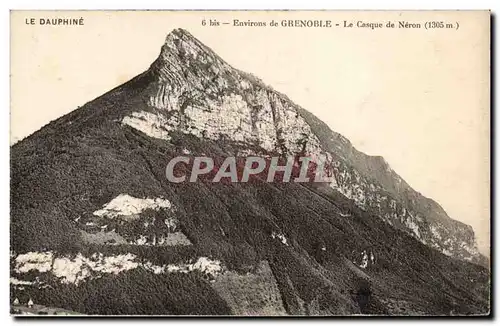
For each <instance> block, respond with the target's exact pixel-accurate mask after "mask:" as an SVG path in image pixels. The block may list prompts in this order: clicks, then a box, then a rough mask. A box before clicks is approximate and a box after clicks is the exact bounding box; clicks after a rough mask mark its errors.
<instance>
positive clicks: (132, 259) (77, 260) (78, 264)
mask: <svg viewBox="0 0 500 326" xmlns="http://www.w3.org/2000/svg"><path fill="white" fill-rule="evenodd" d="M53 257H54V255H53V253H52V252H30V253H27V254H22V255H19V256H18V257H16V259H15V263H16V266H15V269H14V270H15V271H16V272H17V273H20V274H22V273H28V272H29V271H31V270H38V271H39V272H42V273H45V272H51V273H52V275H54V276H55V277H57V278H58V279H59V281H60V282H61V283H65V284H70V283H71V284H76V285H78V284H79V283H80V282H82V281H84V280H86V279H89V278H97V277H100V276H101V275H102V274H115V275H116V274H119V273H121V272H125V271H128V270H132V269H136V268H139V267H143V268H145V269H146V270H149V271H152V272H153V273H155V274H160V273H166V272H167V273H175V272H179V273H189V272H193V271H199V272H201V273H204V274H207V275H210V276H212V277H215V276H217V275H218V274H219V273H221V272H222V270H223V268H222V265H221V262H220V261H218V260H212V259H209V258H207V257H199V258H198V260H197V261H195V262H187V263H181V264H168V265H163V266H158V265H154V264H153V263H151V262H149V261H148V262H138V259H137V256H136V255H134V254H131V253H127V254H121V255H114V256H104V255H103V254H102V253H99V254H97V253H95V254H93V255H92V256H91V257H85V256H83V255H82V254H77V255H76V256H74V257H69V256H62V257H56V258H54V259H53ZM25 282H27V281H20V280H17V279H15V278H11V283H13V284H26V285H27V284H28V283H25Z"/></svg>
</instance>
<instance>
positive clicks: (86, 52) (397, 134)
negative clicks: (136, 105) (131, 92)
mask: <svg viewBox="0 0 500 326" xmlns="http://www.w3.org/2000/svg"><path fill="white" fill-rule="evenodd" d="M31 17H33V18H35V20H36V21H37V24H36V25H27V24H25V19H27V18H31ZM51 17H61V18H80V17H83V18H84V25H83V26H40V25H39V24H38V22H39V19H40V18H51ZM204 18H205V19H210V18H212V19H218V20H219V21H227V22H231V23H232V19H239V20H240V21H247V20H249V19H250V20H252V21H267V22H268V21H270V20H272V19H274V20H276V21H280V20H281V19H330V20H333V21H334V22H338V23H342V22H343V20H346V21H348V22H350V21H352V22H354V23H356V22H357V21H364V22H387V21H388V20H393V21H396V22H397V21H399V20H407V21H414V22H419V23H422V24H423V23H425V22H426V21H431V20H432V21H449V22H452V23H456V22H458V23H459V29H458V30H454V29H453V30H446V29H440V30H425V29H412V30H410V29H378V30H372V29H369V28H363V29H360V28H358V29H341V28H333V29H329V28H325V29H308V28H282V27H277V28H271V27H234V26H232V25H231V24H229V25H223V26H219V27H209V26H202V24H201V21H202V19H204ZM11 24H12V35H11V51H12V55H11V81H12V90H11V92H12V93H11V95H12V96H11V143H13V142H15V141H17V140H19V139H22V138H24V137H25V136H27V135H29V134H31V133H32V132H34V131H35V130H38V129H39V128H40V127H42V126H44V125H45V124H47V123H48V122H50V121H51V120H54V119H56V118H58V117H60V116H61V115H64V114H66V113H68V112H70V111H72V110H74V109H75V108H76V107H77V106H81V105H83V104H84V103H86V102H88V101H90V100H92V99H94V98H95V97H97V96H100V95H102V94H103V93H105V92H107V91H108V90H110V89H111V88H113V87H115V86H117V85H119V84H121V83H123V82H125V81H126V80H128V79H130V78H132V77H134V76H136V75H137V74H139V73H140V72H142V71H144V70H146V69H147V68H148V67H149V65H150V64H151V63H152V62H153V61H154V59H155V58H156V57H157V56H158V54H159V51H160V47H161V45H162V44H163V42H164V39H165V37H166V35H167V34H168V33H169V32H170V31H171V30H172V29H174V28H177V27H182V28H185V29H187V30H188V31H190V32H191V33H192V34H193V35H194V36H195V37H197V38H198V39H199V40H200V41H202V42H203V43H205V44H206V45H207V46H209V47H211V48H212V49H213V50H214V51H215V52H216V53H218V54H219V55H220V56H221V57H222V58H223V59H225V60H226V61H227V62H228V63H230V64H231V65H233V66H234V67H236V68H238V69H241V70H244V71H247V72H251V73H253V74H255V75H256V76H258V77H259V78H261V79H262V80H263V81H264V82H265V83H267V84H269V85H271V86H272V87H274V88H275V89H276V90H278V91H280V92H282V93H285V94H287V95H288V96H289V97H290V98H291V99H292V100H293V101H294V102H296V103H297V104H299V105H301V106H302V107H304V108H305V109H307V110H309V111H311V112H313V113H314V114H315V115H317V116H318V117H319V118H320V119H322V120H323V121H325V122H326V123H327V124H328V125H329V126H330V127H331V128H332V129H333V130H335V131H337V132H340V133H341V134H343V135H344V136H346V137H347V138H348V139H350V140H351V142H352V143H353V144H354V146H355V147H357V148H358V149H359V150H361V151H364V152H366V153H368V154H372V155H382V156H384V157H385V159H386V160H387V161H388V162H389V164H390V165H391V167H392V168H393V169H394V170H395V171H396V172H398V173H399V174H400V175H401V176H402V177H403V178H404V179H405V180H406V181H407V182H408V183H409V184H410V185H411V186H412V187H414V189H416V190H417V191H419V192H421V193H422V194H424V195H425V196H427V197H431V198H433V199H435V200H436V201H438V202H439V203H440V204H441V205H442V206H443V207H444V209H445V210H446V211H447V213H448V214H449V215H450V216H451V217H452V218H454V219H458V220H461V221H464V222H466V223H468V224H470V225H472V227H473V228H474V230H475V232H476V235H477V236H478V242H479V247H480V249H481V251H483V252H486V251H487V248H488V245H489V216H490V207H489V119H490V117H489V13H486V12H474V13H471V12H460V13H458V12H455V13H453V14H447V13H444V12H427V13H426V14H420V15H419V14H417V13H415V12H413V13H402V14H399V13H395V12H385V13H375V12H369V13H362V12H337V13H332V12H293V13H280V12H259V13H252V12H239V13H230V12H217V13H216V12H212V13H207V12H190V13H172V12H117V13H112V12H104V11H102V12H59V13H57V14H56V13H52V12H38V13H33V12H14V13H13V14H12V15H11Z"/></svg>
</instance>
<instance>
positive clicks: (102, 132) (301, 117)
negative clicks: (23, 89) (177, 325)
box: [10, 29, 490, 315]
mask: <svg viewBox="0 0 500 326" xmlns="http://www.w3.org/2000/svg"><path fill="white" fill-rule="evenodd" d="M178 155H184V156H191V157H193V156H209V157H214V158H216V159H222V158H225V157H228V156H238V157H245V156H249V155H252V156H263V157H269V156H276V155H279V156H284V155H307V156H313V157H314V156H316V157H324V158H326V159H327V160H328V163H329V164H328V165H327V166H328V168H329V171H328V172H329V173H330V174H331V175H333V179H334V180H333V181H332V182H331V183H328V184H325V183H293V182H291V183H283V182H274V183H268V182H249V183H231V182H221V183H212V182H210V181H208V180H200V181H198V182H193V183H191V182H183V183H172V182H169V181H168V180H167V178H166V177H165V167H166V165H167V162H168V161H169V160H170V159H171V158H173V157H176V156H178ZM487 264H488V262H487V260H486V258H485V257H483V256H482V255H480V254H479V253H478V251H477V248H476V245H475V238H474V233H473V231H472V229H471V227H470V226H467V225H465V224H463V223H460V222H458V221H455V220H453V219H451V218H450V217H448V216H447V214H446V213H445V211H444V210H443V209H442V208H441V207H440V206H439V205H438V204H437V203H436V202H434V201H433V200H431V199H428V198H425V197H424V196H422V195H421V194H420V193H418V192H416V191H415V190H413V189H412V188H411V187H410V186H409V185H408V184H407V183H406V182H405V181H404V180H402V178H401V177H400V176H398V175H397V173H396V172H394V171H393V170H392V169H391V168H390V167H389V165H388V164H387V163H386V162H385V160H384V159H383V158H381V157H372V156H368V155H365V154H363V153H361V152H359V151H357V150H356V149H355V148H354V147H353V146H352V145H351V144H350V142H349V141H348V140H347V139H346V138H344V137H343V136H341V135H340V134H338V133H335V132H333V131H331V130H330V129H329V128H328V126H326V124H324V123H323V122H322V121H320V120H319V119H318V118H316V117H315V116H314V115H312V114H311V113H309V112H308V111H306V110H304V109H303V108H301V107H299V106H298V105H296V104H294V103H293V102H292V101H291V100H290V99H288V97H286V96H285V95H283V94H280V93H279V92H276V91H275V90H273V89H272V88H271V87H269V86H267V85H265V84H264V83H263V82H262V81H261V80H259V79H258V78H256V77H255V76H253V75H251V74H248V73H245V72H242V71H239V70H237V69H235V68H233V67H231V66H230V65H229V64H227V63H226V62H225V61H223V60H222V59H221V58H220V57H219V56H218V55H217V54H215V53H214V52H213V51H212V50H211V49H210V48H208V47H207V46H205V45H204V44H202V43H201V42H200V41H198V40H197V39H195V38H194V37H193V36H192V35H191V34H189V33H188V32H187V31H185V30H182V29H176V30H174V31H172V32H171V33H170V34H169V35H168V36H167V38H166V41H165V44H164V45H163V47H162V49H161V52H160V55H159V57H158V58H157V59H156V60H155V61H154V62H153V64H152V65H151V66H150V68H149V69H148V70H147V71H145V72H144V73H142V74H140V75H139V76H137V77H135V78H133V79H132V80H130V81H128V82H127V83H125V84H123V85H121V86H119V87H117V88H115V89H113V90H111V91H109V92H108V93H106V94H104V95H102V96H100V97H99V98H97V99H95V100H93V101H91V102H89V103H87V104H85V105H84V106H82V107H80V108H78V109H77V110H75V111H73V112H71V113H69V114H67V115H65V116H63V117H61V118H59V119H57V120H55V121H53V122H51V123H49V124H48V125H46V126H44V127H43V128H42V129H40V130H39V131H37V132H35V133H33V134H32V135H30V136H29V137H27V138H26V139H24V140H22V141H20V142H18V143H16V144H15V145H13V146H12V147H11V280H10V281H11V297H12V301H15V299H17V301H16V303H18V302H19V304H20V305H23V304H25V303H27V302H28V301H29V300H33V301H34V303H35V304H39V305H41V306H43V307H57V308H59V309H64V310H65V311H66V310H67V311H72V312H76V313H83V314H115V315H116V314H141V315H147V314H155V315H159V314H166V315H168V314H174V315H187V314H194V315H229V314H237V315H352V314H390V315H453V314H475V315H477V314H481V315H484V314H488V313H489V309H490V308H489V307H490V304H489V295H490V292H489V291H490V289H489V288H490V273H489V270H488V268H487V267H485V266H486V265H487ZM18 310H19V309H18ZM15 311H17V310H15Z"/></svg>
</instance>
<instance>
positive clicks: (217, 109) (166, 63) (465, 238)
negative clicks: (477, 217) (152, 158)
mask: <svg viewBox="0 0 500 326" xmlns="http://www.w3.org/2000/svg"><path fill="white" fill-rule="evenodd" d="M150 72H151V73H152V74H153V76H154V82H153V85H154V86H153V87H151V88H150V89H149V93H150V98H149V101H148V110H147V111H146V110H139V111H134V112H131V113H128V114H127V115H126V116H124V117H123V118H122V120H121V122H122V124H124V125H128V126H130V127H132V128H135V129H137V130H139V131H141V132H143V133H145V134H147V135H149V136H151V137H155V138H159V139H164V140H169V139H170V134H171V133H172V132H174V131H176V132H181V133H186V134H191V135H194V136H197V137H200V138H208V139H213V140H218V139H221V138H226V139H230V140H232V141H235V142H237V143H240V144H241V145H242V146H241V147H242V150H241V151H240V152H239V153H230V154H240V155H241V154H272V153H279V154H299V153H300V154H302V155H309V156H316V157H324V158H326V159H327V160H328V161H329V162H330V163H331V169H332V172H333V176H334V179H335V182H333V183H331V184H330V187H331V188H332V189H334V190H336V191H338V192H340V193H342V194H343V195H345V196H346V197H347V198H349V199H351V200H353V201H354V202H355V204H356V205H357V206H358V207H360V208H361V209H363V210H366V211H369V212H372V213H374V214H376V215H379V216H380V217H382V218H383V219H384V220H385V221H386V222H387V223H389V224H391V225H393V226H395V227H396V228H398V229H401V230H404V231H406V232H407V233H408V234H410V235H412V236H413V237H415V238H416V239H418V240H419V241H421V242H422V243H424V244H426V245H428V246H430V247H433V248H436V249H438V250H440V251H441V252H443V253H445V254H446V255H449V256H453V257H456V258H459V259H465V260H469V261H474V262H483V263H484V259H485V258H484V257H483V256H481V255H480V254H479V253H478V251H477V247H476V242H475V238H474V233H473V231H472V228H471V227H470V226H468V225H465V224H463V223H461V222H458V221H455V220H452V219H451V218H450V217H448V216H447V214H446V212H445V211H444V210H443V209H442V208H441V207H440V206H439V205H438V204H437V203H436V202H434V201H433V200H431V199H428V198H425V197H424V196H422V195H421V194H420V193H418V192H416V191H415V190H413V189H412V188H411V187H410V186H409V185H408V184H407V183H406V182H405V181H404V180H403V179H402V178H401V177H400V176H399V175H398V174H397V173H396V172H394V171H393V170H392V169H391V168H390V167H389V165H388V164H387V162H385V160H384V159H383V158H381V157H373V156H368V155H365V154H363V153H361V152H359V151H357V150H356V149H355V148H354V147H353V146H352V145H351V143H350V142H349V140H347V139H346V138H344V137H343V136H341V135H339V134H337V133H335V132H333V131H331V130H330V129H329V128H328V127H327V126H326V125H325V124H324V123H323V122H321V121H320V120H319V119H317V118H316V117H315V116H314V115H312V114H311V113H309V112H307V111H306V110H304V109H302V108H301V107H299V106H298V105H296V104H294V103H293V102H292V101H291V100H290V99H288V98H287V97H286V96H285V95H282V94H280V93H278V92H276V91H274V90H273V89H271V88H270V87H269V86H267V85H265V84H264V83H263V82H262V81H260V80H259V79H258V78H256V77H254V76H252V75H250V74H247V73H244V72H241V71H239V70H237V69H235V68H233V67H231V66H230V65H229V64H227V63H226V62H224V61H223V60H222V59H221V58H220V57H219V56H217V55H216V54H215V53H214V52H213V51H211V50H210V49H209V48H208V47H206V46H205V45H203V44H202V43H200V42H199V41H198V40H196V39H195V38H194V37H193V36H191V35H190V34H189V33H188V32H186V31H184V30H181V29H177V30H174V31H173V32H171V33H170V34H169V35H168V37H167V39H166V42H165V44H164V45H163V47H162V51H161V53H160V56H159V57H158V59H157V60H156V61H155V62H154V63H153V64H152V65H151V67H150Z"/></svg>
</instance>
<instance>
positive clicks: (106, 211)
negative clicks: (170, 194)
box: [93, 194, 172, 219]
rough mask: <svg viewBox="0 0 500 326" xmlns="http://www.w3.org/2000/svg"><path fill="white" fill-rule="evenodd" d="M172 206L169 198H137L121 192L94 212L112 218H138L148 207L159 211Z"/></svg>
mask: <svg viewBox="0 0 500 326" xmlns="http://www.w3.org/2000/svg"><path fill="white" fill-rule="evenodd" d="M170 208H172V204H171V203H170V201H168V200H167V199H163V198H154V199H152V198H135V197H132V196H130V195H127V194H120V195H118V196H117V197H116V198H114V199H113V200H111V201H110V202H109V203H107V204H105V205H104V206H103V208H102V209H100V210H97V211H95V212H94V213H93V214H94V215H95V216H99V217H107V218H110V219H113V218H117V217H121V218H125V219H136V218H138V214H140V213H142V212H143V211H145V210H146V209H153V210H156V211H158V210H160V209H170Z"/></svg>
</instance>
